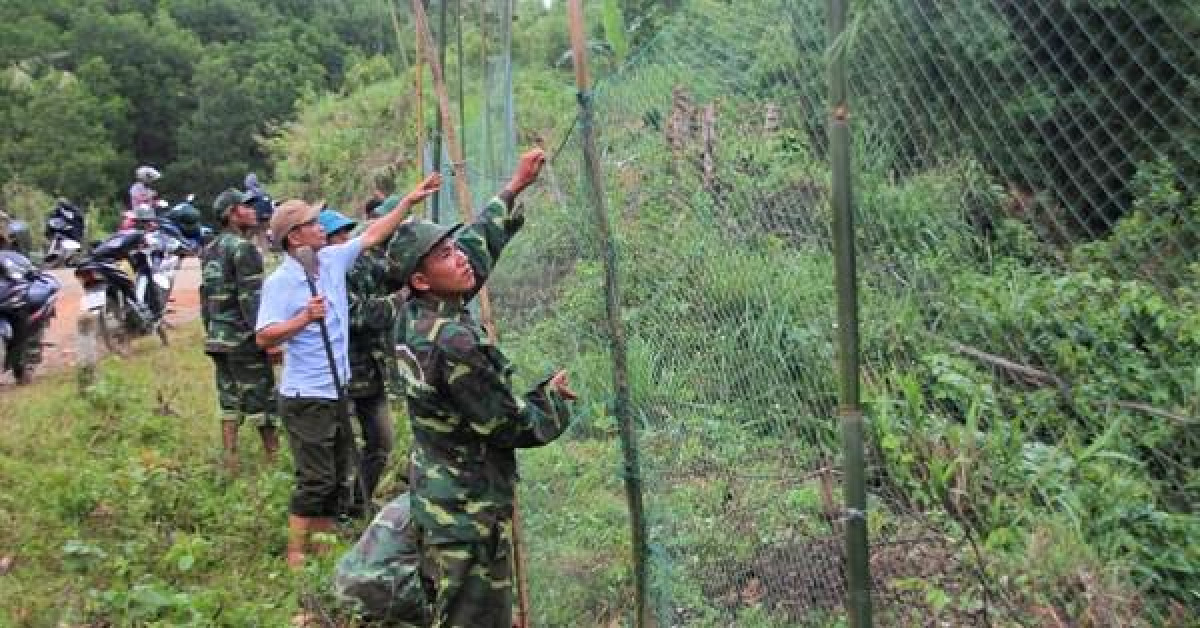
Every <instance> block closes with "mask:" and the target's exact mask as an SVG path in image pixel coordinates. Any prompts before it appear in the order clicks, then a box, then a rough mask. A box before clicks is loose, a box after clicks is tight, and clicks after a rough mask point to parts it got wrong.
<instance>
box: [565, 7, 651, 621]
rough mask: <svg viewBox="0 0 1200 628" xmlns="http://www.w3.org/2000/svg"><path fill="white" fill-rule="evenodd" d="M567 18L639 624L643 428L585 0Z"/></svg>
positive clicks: (644, 616) (643, 571) (643, 603)
mask: <svg viewBox="0 0 1200 628" xmlns="http://www.w3.org/2000/svg"><path fill="white" fill-rule="evenodd" d="M567 24H568V27H569V30H570V33H571V50H572V55H573V56H574V57H575V86H576V89H577V90H578V101H579V130H580V133H579V135H580V144H581V147H582V149H583V164H584V171H585V173H586V175H587V177H586V178H587V183H588V185H587V190H588V196H589V200H590V202H591V206H592V212H593V215H594V216H595V223H596V236H597V238H598V239H599V240H600V242H599V244H600V249H601V251H603V253H602V255H603V259H604V311H605V315H606V316H605V318H606V319H607V322H608V332H609V346H610V350H611V352H612V361H613V389H614V393H615V394H614V398H613V414H615V415H616V418H617V424H618V426H619V428H620V434H621V449H622V453H623V457H624V459H625V497H626V499H627V500H628V503H629V522H630V536H631V537H632V538H631V545H632V546H633V557H632V558H633V600H634V601H633V603H634V606H635V609H634V618H633V625H634V628H645V627H646V626H648V625H650V624H649V623H648V621H649V615H650V612H649V610H650V609H649V604H648V601H647V596H646V586H647V585H646V575H647V567H646V562H647V558H646V557H647V554H648V547H647V543H646V536H647V533H646V518H645V507H644V504H643V501H642V470H641V469H642V467H641V461H640V454H639V452H638V430H637V426H636V424H635V423H634V421H633V414H632V412H631V407H632V399H631V393H630V388H629V361H628V358H627V356H628V350H627V347H626V343H625V327H624V325H623V324H622V322H621V288H620V285H619V281H618V279H619V272H618V268H617V266H618V265H617V245H616V242H615V238H613V235H612V225H611V223H610V220H609V216H608V210H607V208H606V207H605V200H604V190H603V188H602V182H603V180H604V178H603V173H602V172H601V169H600V153H599V151H598V150H597V149H596V138H595V131H594V129H593V127H592V123H593V119H594V117H595V112H594V109H593V106H592V92H591V86H590V84H589V82H588V72H587V47H586V44H585V43H584V42H585V38H584V35H585V33H584V24H583V3H582V0H568V2H567Z"/></svg>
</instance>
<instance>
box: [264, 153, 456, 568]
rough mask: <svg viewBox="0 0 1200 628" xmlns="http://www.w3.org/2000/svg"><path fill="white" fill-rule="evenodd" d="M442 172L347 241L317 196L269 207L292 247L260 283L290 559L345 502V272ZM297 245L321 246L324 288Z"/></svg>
mask: <svg viewBox="0 0 1200 628" xmlns="http://www.w3.org/2000/svg"><path fill="white" fill-rule="evenodd" d="M441 180H442V179H441V175H439V174H436V173H435V174H432V175H429V176H428V177H427V178H426V179H425V180H424V181H422V182H421V183H420V184H419V185H418V186H417V187H416V188H415V189H414V190H413V191H412V192H409V193H408V195H407V196H405V197H404V198H403V199H402V200H401V201H400V203H399V207H398V208H397V209H396V210H394V211H392V212H390V213H388V214H387V215H385V216H383V217H382V218H380V219H379V220H376V221H375V222H373V223H371V224H370V225H369V226H368V227H367V228H366V229H365V230H364V231H363V232H362V234H360V235H359V236H358V237H355V238H352V239H350V240H348V241H346V242H344V243H342V244H334V245H329V246H326V244H325V231H324V230H323V229H322V228H321V225H320V223H319V222H318V220H317V218H318V215H319V213H320V205H310V204H309V203H306V202H304V201H300V200H292V201H287V202H285V203H283V204H281V205H280V206H279V207H277V208H276V209H275V214H274V215H273V216H272V217H271V233H272V234H273V235H274V237H275V241H276V242H278V243H279V245H280V246H282V247H283V249H284V252H285V253H287V255H286V256H285V258H284V260H283V262H282V263H281V264H280V266H279V268H277V269H276V270H275V272H273V273H272V274H271V276H270V277H268V278H267V280H266V283H265V284H264V286H263V298H262V304H261V305H260V306H259V311H258V322H257V324H256V326H255V329H256V341H257V342H258V346H260V347H262V348H264V349H267V348H271V347H276V346H280V345H282V346H283V354H284V360H283V374H282V376H281V378H280V382H279V396H280V402H279V408H280V415H281V416H282V418H283V425H284V428H285V429H286V431H287V437H288V446H289V447H290V448H291V451H292V458H293V460H294V461H295V480H296V486H295V489H294V491H293V492H292V497H291V502H290V504H289V506H288V512H289V515H288V545H287V563H288V566H290V567H292V568H300V567H302V566H303V565H304V562H305V559H306V558H307V553H308V551H309V549H310V548H309V545H310V544H309V537H310V535H311V533H312V532H325V531H329V530H331V529H332V527H333V523H334V518H335V517H337V516H338V514H340V513H341V512H342V511H343V510H344V509H345V501H344V500H345V499H346V497H347V496H346V495H345V491H344V488H345V487H346V484H347V483H346V474H347V471H348V469H349V459H350V455H351V452H352V447H353V446H354V443H353V440H352V439H353V434H352V433H351V432H350V430H349V429H348V428H349V421H348V417H347V416H346V408H345V407H344V405H343V400H344V398H345V397H344V396H345V390H338V388H337V386H336V385H335V381H337V382H339V383H341V384H343V385H344V384H345V383H346V382H348V381H349V379H350V377H349V376H350V363H349V358H348V354H347V352H348V345H349V304H348V299H347V295H346V274H347V273H348V272H349V271H350V268H351V266H353V265H354V261H355V260H356V259H357V258H358V256H359V254H360V253H361V252H362V251H363V250H364V249H368V248H371V247H373V246H375V245H377V244H380V243H382V242H384V241H385V240H386V239H387V238H388V237H390V236H391V235H392V233H393V232H394V231H395V230H396V227H398V226H399V225H400V222H401V221H403V220H404V219H405V218H406V217H407V216H408V212H409V210H410V209H411V208H412V206H413V205H416V204H417V203H419V202H420V201H422V200H424V199H425V197H427V196H429V195H430V194H433V193H434V192H435V191H436V190H437V189H438V188H439V187H440V186H441ZM300 247H307V248H309V249H311V251H314V252H315V255H314V258H315V266H316V267H315V268H314V269H312V270H313V275H314V276H313V281H314V282H315V284H316V285H317V292H318V293H319V294H318V295H317V296H311V295H310V292H309V288H308V285H307V284H308V279H307V273H306V271H305V269H304V267H302V266H301V264H300V261H299V260H298V259H297V258H296V251H297V249H298V248H300ZM322 320H323V321H324V322H325V328H326V330H327V332H328V342H329V348H330V350H331V352H332V353H333V360H332V361H333V363H334V364H330V360H329V357H328V356H327V354H326V345H325V339H324V338H323V337H322V331H321V326H320V325H319V324H318V321H322ZM333 368H336V369H337V378H336V380H335V377H334V372H333V370H332V369H333Z"/></svg>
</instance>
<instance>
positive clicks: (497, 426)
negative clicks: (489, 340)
mask: <svg viewBox="0 0 1200 628" xmlns="http://www.w3.org/2000/svg"><path fill="white" fill-rule="evenodd" d="M452 333H453V337H451V338H449V339H445V340H444V341H443V342H441V343H439V351H440V352H441V356H440V358H441V360H442V361H443V364H442V366H443V367H444V370H443V371H442V373H444V376H443V377H444V381H443V382H442V385H443V390H444V391H445V392H446V393H447V394H448V395H449V396H450V398H451V399H453V401H454V405H455V407H456V408H458V410H459V411H460V412H461V413H462V416H463V418H464V419H466V423H465V426H466V428H467V429H469V430H470V431H471V432H473V433H474V434H475V435H477V436H479V437H480V438H482V439H485V440H486V441H487V442H488V443H489V444H491V445H494V446H497V447H508V448H526V447H539V446H541V445H545V444H546V443H549V442H550V441H553V440H554V439H556V438H558V437H559V436H560V435H561V434H562V433H563V432H564V431H565V430H566V429H567V426H568V425H569V424H570V420H571V412H570V408H569V407H568V405H567V401H568V400H569V399H570V398H573V397H574V394H573V393H571V392H570V391H569V389H566V388H565V376H562V375H560V376H556V377H562V378H563V379H564V384H563V385H561V386H553V385H551V382H550V381H549V380H548V381H547V382H543V383H542V384H540V385H538V386H537V387H535V388H534V389H533V390H531V391H529V392H528V393H526V394H525V395H523V396H521V397H518V396H516V395H515V394H514V393H513V391H512V388H511V386H510V384H509V379H508V374H507V373H505V372H503V371H502V370H501V368H503V367H502V366H501V365H500V363H498V362H497V361H496V360H495V359H494V356H492V355H490V352H492V351H495V349H494V348H492V347H491V346H488V345H481V344H479V343H478V342H477V340H475V337H474V335H473V334H471V333H470V332H469V331H468V330H458V331H456V332H452Z"/></svg>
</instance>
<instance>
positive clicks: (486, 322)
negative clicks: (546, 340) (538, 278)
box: [413, 0, 529, 628]
mask: <svg viewBox="0 0 1200 628" xmlns="http://www.w3.org/2000/svg"><path fill="white" fill-rule="evenodd" d="M413 16H414V18H415V19H414V22H415V23H416V28H417V38H418V39H420V40H421V41H422V42H423V44H424V48H425V51H426V57H427V59H426V60H427V61H428V62H429V69H430V71H431V72H432V74H433V91H434V93H436V94H437V101H438V110H439V112H440V113H441V122H442V129H443V135H444V137H445V146H446V150H447V152H449V153H450V160H451V165H452V166H453V167H454V191H455V196H456V197H457V199H458V210H459V215H461V216H462V219H463V221H464V222H469V221H470V220H471V218H472V214H473V211H472V208H471V191H470V189H469V188H468V187H467V163H466V161H465V159H464V157H463V152H462V150H461V148H460V146H459V144H458V134H457V133H456V132H455V130H454V124H453V121H452V120H451V119H450V98H449V97H448V96H447V95H446V81H445V76H444V75H443V74H442V63H441V61H440V60H439V59H437V58H436V57H434V56H433V54H432V53H431V52H430V51H431V50H432V49H433V35H432V33H430V31H429V22H428V20H427V17H426V15H425V8H424V7H422V6H421V0H413ZM459 63H460V66H461V63H462V61H461V59H460V60H459ZM461 105H462V103H459V106H461ZM478 298H479V318H480V321H481V322H482V324H483V327H484V329H485V330H487V334H488V339H489V340H490V341H491V342H492V343H493V344H495V342H496V340H497V337H498V334H497V331H496V323H495V320H494V319H493V318H492V302H491V298H490V297H489V296H488V289H487V286H486V285H485V286H482V287H481V288H480V289H479V295H478ZM519 510H520V505H519V504H518V502H517V497H516V495H514V496H513V520H512V537H513V572H514V575H516V576H517V600H518V605H519V606H518V609H517V617H516V618H515V619H516V622H515V623H514V625H515V626H517V627H519V628H528V626H529V594H528V586H527V584H526V583H525V582H524V574H525V567H524V566H525V552H524V544H523V543H521V519H520V516H519V515H518V512H519Z"/></svg>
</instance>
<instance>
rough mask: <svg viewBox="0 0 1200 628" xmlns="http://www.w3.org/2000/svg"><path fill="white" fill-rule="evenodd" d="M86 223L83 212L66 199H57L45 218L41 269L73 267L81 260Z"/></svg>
mask: <svg viewBox="0 0 1200 628" xmlns="http://www.w3.org/2000/svg"><path fill="white" fill-rule="evenodd" d="M85 224H86V221H85V220H84V217H83V212H82V211H81V210H80V209H79V208H78V207H76V206H75V205H73V204H71V203H70V202H69V201H67V200H66V199H59V200H58V202H57V203H55V204H54V209H51V210H50V215H49V216H48V217H47V218H46V228H45V230H44V232H43V234H44V235H45V236H46V251H45V253H44V254H43V255H42V267H43V268H59V267H62V266H74V265H75V264H76V263H78V262H79V260H80V259H82V258H83V241H84V240H83V237H84V225H85Z"/></svg>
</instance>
